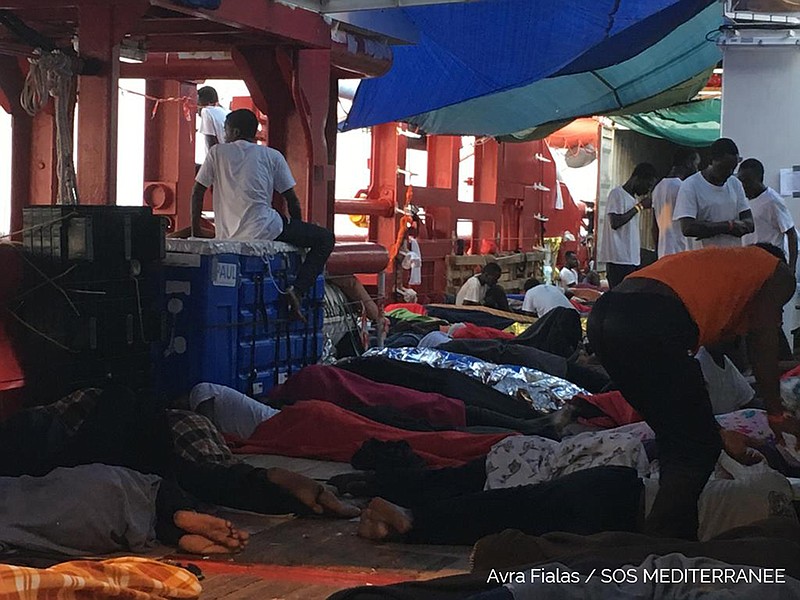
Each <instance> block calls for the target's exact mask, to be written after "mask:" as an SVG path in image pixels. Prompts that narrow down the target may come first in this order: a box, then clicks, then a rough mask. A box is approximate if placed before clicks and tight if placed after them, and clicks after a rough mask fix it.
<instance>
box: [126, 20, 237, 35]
mask: <svg viewBox="0 0 800 600" xmlns="http://www.w3.org/2000/svg"><path fill="white" fill-rule="evenodd" d="M231 31H237V30H235V29H231V27H230V26H229V25H226V24H224V23H217V22H215V21H209V20H208V19H199V18H197V17H187V18H183V17H177V18H174V19H159V18H155V19H143V20H141V21H139V22H138V23H137V24H136V25H135V27H134V28H133V29H132V30H131V31H130V33H131V35H147V36H150V35H175V34H178V35H208V34H211V33H228V32H231Z"/></svg>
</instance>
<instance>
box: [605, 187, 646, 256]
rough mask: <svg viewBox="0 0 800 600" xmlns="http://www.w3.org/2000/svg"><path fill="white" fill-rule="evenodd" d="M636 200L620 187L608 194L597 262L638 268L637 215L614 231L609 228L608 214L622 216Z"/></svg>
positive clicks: (638, 240)
mask: <svg viewBox="0 0 800 600" xmlns="http://www.w3.org/2000/svg"><path fill="white" fill-rule="evenodd" d="M635 204H636V198H634V197H633V196H631V195H630V194H629V193H628V192H626V191H625V190H624V189H623V187H622V186H618V187H615V188H614V189H613V190H611V192H609V194H608V202H607V205H606V220H605V222H604V223H603V237H602V239H601V240H600V248H599V250H598V257H597V260H598V262H601V263H614V264H616V265H634V266H637V267H638V266H639V263H640V261H641V256H640V248H639V246H640V239H639V214H638V213H637V214H636V216H634V217H633V218H632V219H631V220H630V221H628V222H627V223H625V225H623V226H622V227H620V228H619V229H617V230H616V231H615V230H614V229H612V228H611V219H610V218H609V215H610V214H612V213H613V214H618V215H621V214H624V213H626V212H628V211H629V210H630V209H632V208H633V207H634V205H635Z"/></svg>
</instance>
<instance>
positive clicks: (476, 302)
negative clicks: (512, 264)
mask: <svg viewBox="0 0 800 600" xmlns="http://www.w3.org/2000/svg"><path fill="white" fill-rule="evenodd" d="M502 272H503V271H502V270H501V269H500V265H498V264H497V263H494V262H490V263H488V264H487V265H485V266H484V267H483V269H481V272H480V273H479V274H478V275H473V276H472V277H470V278H469V279H467V280H466V281H465V282H464V285H462V286H461V288H460V289H459V290H458V293H457V294H456V306H470V305H471V306H481V305H483V302H484V300H485V298H486V292H487V291H489V288H491V287H494V286H495V285H497V282H498V281H499V280H500V275H501V274H502Z"/></svg>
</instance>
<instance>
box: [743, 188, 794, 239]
mask: <svg viewBox="0 0 800 600" xmlns="http://www.w3.org/2000/svg"><path fill="white" fill-rule="evenodd" d="M750 210H752V211H753V221H754V222H755V224H756V230H755V231H754V232H753V233H748V234H747V235H746V236H744V237H743V238H742V240H743V242H744V244H745V245H750V244H762V243H764V244H772V245H773V246H777V247H778V248H782V249H783V251H784V252H788V250H789V248H788V247H787V245H786V244H787V240H786V231H788V230H789V229H791V228H792V227H794V219H792V215H791V213H790V212H789V209H788V208H786V202H784V201H783V198H781V197H780V195H779V194H778V192H776V191H775V190H773V189H772V188H770V187H768V188H767V189H766V190H764V192H763V193H762V194H761V195H760V196H757V197H755V198H753V199H752V200H750Z"/></svg>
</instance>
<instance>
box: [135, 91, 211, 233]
mask: <svg viewBox="0 0 800 600" xmlns="http://www.w3.org/2000/svg"><path fill="white" fill-rule="evenodd" d="M147 94H148V95H150V96H154V97H158V98H168V97H182V96H189V97H195V98H196V95H197V88H196V86H194V85H192V84H187V83H180V82H178V81H156V80H150V81H148V82H147ZM148 110H149V109H146V110H145V113H147V112H148ZM142 116H143V118H145V148H144V201H145V204H147V205H148V206H150V207H152V209H153V212H154V213H155V214H159V215H164V216H166V217H168V218H169V219H170V221H171V226H172V230H177V229H182V228H184V227H188V226H189V225H191V206H190V202H189V198H190V197H191V191H192V186H193V184H194V142H193V134H194V119H192V120H190V121H187V120H186V115H185V114H184V112H183V105H182V104H181V103H179V102H172V103H168V104H163V105H162V106H161V107H160V108H159V110H158V112H157V113H156V114H155V116H154V117H153V118H150V115H149V114H146V115H142Z"/></svg>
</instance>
